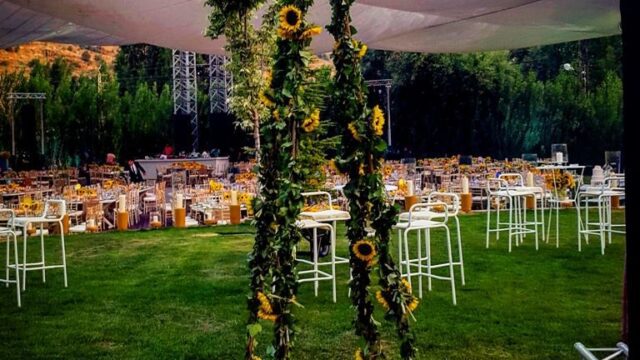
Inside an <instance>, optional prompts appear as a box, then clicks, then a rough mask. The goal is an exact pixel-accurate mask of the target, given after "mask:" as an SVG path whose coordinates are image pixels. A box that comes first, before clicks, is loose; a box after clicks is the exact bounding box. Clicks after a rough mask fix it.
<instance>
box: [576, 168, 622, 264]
mask: <svg viewBox="0 0 640 360" xmlns="http://www.w3.org/2000/svg"><path fill="white" fill-rule="evenodd" d="M618 181H624V177H623V176H614V177H608V178H606V179H605V180H604V181H603V183H602V185H600V186H596V187H593V186H591V187H588V188H586V189H585V190H584V191H580V192H579V193H578V197H577V200H576V205H577V206H582V205H584V217H585V220H584V223H583V222H582V221H581V219H579V221H578V251H582V236H583V235H584V239H585V243H586V244H589V235H595V236H599V237H600V249H601V253H602V255H604V249H605V246H606V243H607V238H608V242H609V244H611V235H612V233H622V234H624V233H625V231H624V230H614V228H615V227H624V226H625V224H613V221H612V219H611V199H612V198H613V197H614V196H619V197H622V196H624V190H620V188H618V187H617V186H615V187H614V186H613V185H614V183H615V182H618ZM590 204H593V205H594V206H595V207H596V208H597V209H598V218H597V221H590V220H589V205H590ZM578 213H580V209H578Z"/></svg>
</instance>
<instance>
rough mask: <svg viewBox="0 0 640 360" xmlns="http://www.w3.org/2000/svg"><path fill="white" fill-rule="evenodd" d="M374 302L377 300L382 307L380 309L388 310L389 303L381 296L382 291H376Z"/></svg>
mask: <svg viewBox="0 0 640 360" xmlns="http://www.w3.org/2000/svg"><path fill="white" fill-rule="evenodd" d="M376 300H378V302H379V303H380V305H382V307H383V308H384V309H385V310H389V309H390V307H389V303H388V302H387V299H385V298H384V294H382V291H380V290H378V291H376Z"/></svg>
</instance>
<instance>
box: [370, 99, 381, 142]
mask: <svg viewBox="0 0 640 360" xmlns="http://www.w3.org/2000/svg"><path fill="white" fill-rule="evenodd" d="M371 125H373V131H374V132H375V134H376V135H378V136H380V135H382V133H383V131H384V114H383V113H382V109H380V106H378V105H376V106H374V107H373V111H372V115H371Z"/></svg>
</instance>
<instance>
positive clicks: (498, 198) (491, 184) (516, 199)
mask: <svg viewBox="0 0 640 360" xmlns="http://www.w3.org/2000/svg"><path fill="white" fill-rule="evenodd" d="M527 195H528V192H526V193H525V192H522V193H521V192H520V191H517V190H515V189H510V187H509V184H508V183H507V182H506V181H505V180H504V179H487V232H486V248H487V249H488V248H489V237H490V234H491V233H492V232H494V233H496V240H499V239H500V233H501V232H505V231H506V232H508V234H509V252H511V248H512V242H513V238H514V236H515V237H516V239H515V244H516V246H518V245H520V243H521V242H522V235H524V234H526V233H529V232H533V231H531V230H530V229H527V228H526V227H524V226H523V225H522V221H521V218H520V217H521V216H522V214H521V206H522V199H523V198H524V197H526V196H527ZM502 200H506V203H507V204H506V205H505V206H507V207H508V210H509V221H508V222H502V221H500V204H501V202H502ZM492 201H495V216H496V222H495V227H492V226H491V212H492V206H491V205H492V204H491V202H492ZM537 240H538V237H537V235H536V249H537V248H538V241H537Z"/></svg>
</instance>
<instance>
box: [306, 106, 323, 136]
mask: <svg viewBox="0 0 640 360" xmlns="http://www.w3.org/2000/svg"><path fill="white" fill-rule="evenodd" d="M318 126H320V110H318V109H316V110H314V111H313V112H312V113H311V116H309V117H308V118H306V119H304V121H303V122H302V128H303V129H304V131H305V132H312V131H313V130H315V129H317V128H318Z"/></svg>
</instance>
